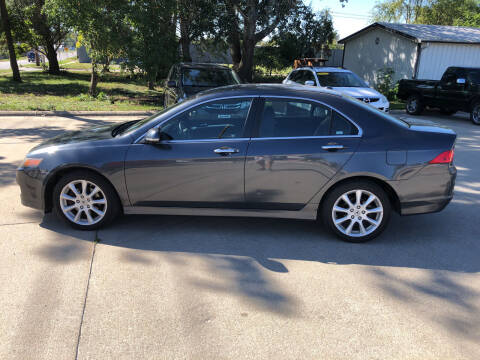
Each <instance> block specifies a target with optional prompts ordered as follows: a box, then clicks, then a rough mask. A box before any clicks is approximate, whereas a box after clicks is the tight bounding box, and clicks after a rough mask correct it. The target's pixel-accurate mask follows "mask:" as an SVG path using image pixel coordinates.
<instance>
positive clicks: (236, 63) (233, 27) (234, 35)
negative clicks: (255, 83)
mask: <svg viewBox="0 0 480 360" xmlns="http://www.w3.org/2000/svg"><path fill="white" fill-rule="evenodd" d="M226 6H227V13H228V17H229V18H230V19H231V22H230V26H229V29H228V35H227V41H228V44H229V47H230V55H231V57H232V63H233V69H234V70H235V71H238V69H239V68H240V63H241V62H242V49H241V44H240V34H239V30H238V29H239V26H238V18H237V15H236V13H235V9H234V8H233V3H232V2H230V1H227V2H226ZM242 80H244V79H242Z"/></svg>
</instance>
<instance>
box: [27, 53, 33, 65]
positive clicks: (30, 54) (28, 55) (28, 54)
mask: <svg viewBox="0 0 480 360" xmlns="http://www.w3.org/2000/svg"><path fill="white" fill-rule="evenodd" d="M27 60H28V62H35V53H34V52H33V51H29V52H27Z"/></svg>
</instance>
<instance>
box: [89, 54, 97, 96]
mask: <svg viewBox="0 0 480 360" xmlns="http://www.w3.org/2000/svg"><path fill="white" fill-rule="evenodd" d="M97 83H98V69H97V63H96V62H95V61H93V60H92V75H91V76H90V87H89V89H88V94H89V95H90V96H93V97H96V96H97Z"/></svg>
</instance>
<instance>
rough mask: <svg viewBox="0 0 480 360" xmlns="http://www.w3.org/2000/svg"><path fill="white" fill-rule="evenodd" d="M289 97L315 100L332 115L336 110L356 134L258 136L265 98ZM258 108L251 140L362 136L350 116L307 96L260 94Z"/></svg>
mask: <svg viewBox="0 0 480 360" xmlns="http://www.w3.org/2000/svg"><path fill="white" fill-rule="evenodd" d="M267 98H268V99H289V100H293V101H295V100H302V101H310V102H315V103H318V104H321V105H323V106H325V107H327V108H328V109H329V110H330V111H331V112H332V116H333V113H334V112H337V113H338V114H340V115H341V116H343V117H344V118H345V119H346V120H347V121H349V122H350V123H351V124H353V126H355V127H356V128H357V130H358V134H356V135H318V136H313V135H312V136H290V137H259V129H260V123H261V121H262V111H263V107H264V105H265V100H266V99H267ZM257 109H258V110H257V111H256V116H255V120H256V121H255V129H254V132H253V134H252V137H251V140H252V141H259V140H288V139H329V138H361V137H362V136H363V130H362V128H361V127H360V126H359V125H358V124H357V123H356V122H355V121H353V120H352V119H350V117H348V116H347V115H345V114H344V113H343V112H341V111H339V110H337V109H336V108H334V107H332V106H330V105H328V104H326V103H324V102H322V101H320V100H316V99H309V98H302V97H292V96H276V95H272V96H261V97H260V98H259V105H258V108H257Z"/></svg>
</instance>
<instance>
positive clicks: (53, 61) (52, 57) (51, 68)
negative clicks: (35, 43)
mask: <svg viewBox="0 0 480 360" xmlns="http://www.w3.org/2000/svg"><path fill="white" fill-rule="evenodd" d="M45 43H46V44H45V50H46V52H47V59H48V72H49V73H50V74H60V66H59V65H58V59H57V52H56V50H55V46H54V45H53V44H52V42H51V41H45Z"/></svg>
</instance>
